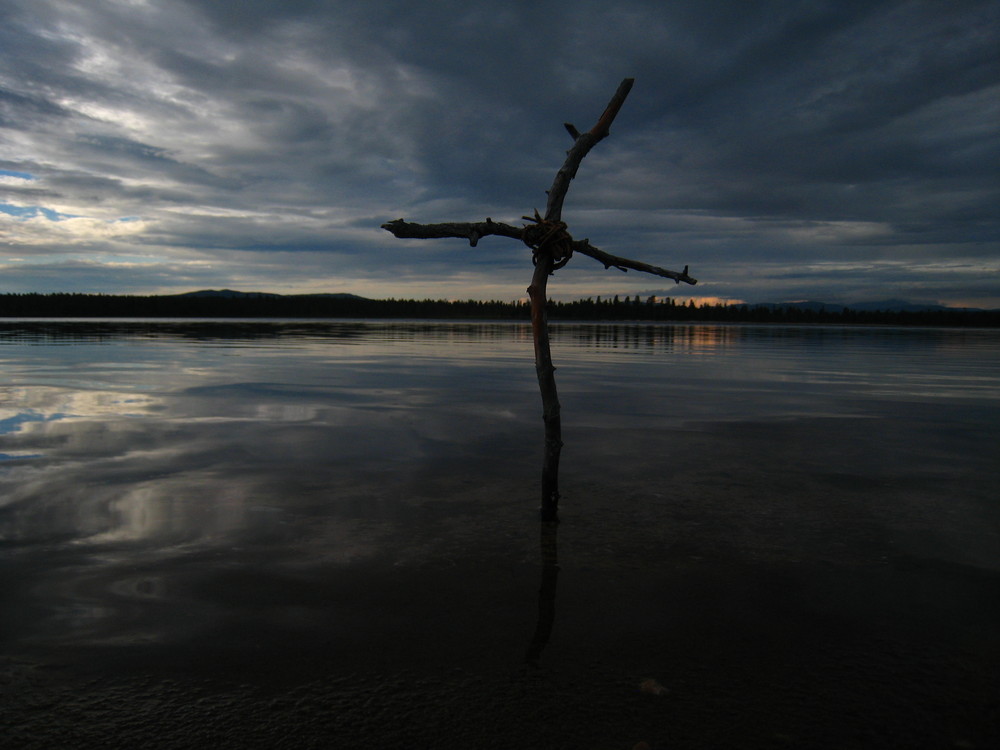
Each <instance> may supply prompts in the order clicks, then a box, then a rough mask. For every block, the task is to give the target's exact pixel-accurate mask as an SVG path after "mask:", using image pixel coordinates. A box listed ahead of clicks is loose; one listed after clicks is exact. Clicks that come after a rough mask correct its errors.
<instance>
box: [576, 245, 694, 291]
mask: <svg viewBox="0 0 1000 750" xmlns="http://www.w3.org/2000/svg"><path fill="white" fill-rule="evenodd" d="M573 252H577V253H581V254H583V255H589V256H590V257H591V258H593V259H594V260H596V261H599V262H601V263H603V264H604V267H605V268H611V267H612V266H614V267H615V268H617V269H618V270H620V271H625V272H627V271H628V269H630V268H631V269H632V270H633V271H642V272H643V273H651V274H653V275H654V276H663V277H664V278H668V279H673V280H674V281H675V282H677V283H678V284H679V283H681V282H682V281H683V282H684V283H685V284H692V285H693V284H697V283H698V279H693V278H691V277H690V276H688V267H687V266H684V270H683V271H668V270H667V269H666V268H660V267H659V266H651V265H649V264H648V263H643V262H642V261H641V260H630V259H628V258H621V257H619V256H617V255H612V254H611V253H606V252H604V251H603V250H601V249H599V248H596V247H594V246H593V245H591V244H590V241H589V240H575V241H574V242H573Z"/></svg>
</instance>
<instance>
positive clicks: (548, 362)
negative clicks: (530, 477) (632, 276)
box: [528, 253, 563, 521]
mask: <svg viewBox="0 0 1000 750" xmlns="http://www.w3.org/2000/svg"><path fill="white" fill-rule="evenodd" d="M536 259H537V265H536V266H535V272H534V274H533V275H532V277H531V286H529V287H528V297H529V298H530V299H531V332H532V335H533V338H534V342H535V374H536V375H537V376H538V389H539V390H540V391H541V392H542V420H543V421H544V422H545V457H544V460H543V462H542V507H541V513H542V520H543V521H558V520H559V455H560V453H561V452H562V446H563V443H562V417H561V416H560V410H561V407H560V405H559V394H558V392H557V391H556V378H555V371H556V368H555V367H553V365H552V352H551V351H550V349H549V326H548V316H547V314H546V311H545V304H546V286H547V285H548V281H549V274H551V273H552V265H553V263H552V256H551V255H549V254H548V253H538V254H537V256H536Z"/></svg>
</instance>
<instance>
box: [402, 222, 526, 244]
mask: <svg viewBox="0 0 1000 750" xmlns="http://www.w3.org/2000/svg"><path fill="white" fill-rule="evenodd" d="M382 229H385V230H386V231H387V232H391V233H392V234H393V235H395V236H396V237H399V238H401V239H403V238H412V239H418V240H429V239H435V238H437V237H461V238H463V239H467V240H468V241H469V244H470V245H472V246H473V247H475V246H476V245H477V244H478V242H479V240H480V239H481V238H483V237H486V236H488V235H491V234H499V235H501V236H502V237H511V238H513V239H515V240H519V239H521V238H522V237H523V235H524V230H523V228H522V227H512V226H511V225H510V224H502V223H500V222H496V221H493V220H492V219H490V218H487V219H486V221H479V222H447V223H444V224H415V223H413V222H410V221H404V220H403V219H396V220H395V221H388V222H386V223H385V224H383V225H382Z"/></svg>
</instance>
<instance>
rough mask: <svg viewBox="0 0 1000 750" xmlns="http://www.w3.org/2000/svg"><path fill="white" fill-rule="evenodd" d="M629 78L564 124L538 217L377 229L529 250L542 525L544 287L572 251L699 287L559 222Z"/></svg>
mask: <svg viewBox="0 0 1000 750" xmlns="http://www.w3.org/2000/svg"><path fill="white" fill-rule="evenodd" d="M633 81H634V79H632V78H626V79H625V80H624V81H622V82H621V84H620V85H619V86H618V90H617V91H616V92H615V95H614V96H613V97H612V98H611V101H610V102H609V103H608V106H607V107H606V108H605V110H604V113H603V114H602V115H601V116H600V118H599V119H598V120H597V123H596V124H595V125H594V127H592V128H591V129H590V130H588V131H587V132H585V133H581V132H580V131H578V130H577V129H576V128H575V127H574V126H573V125H571V124H569V123H566V124H565V128H566V130H567V131H568V132H569V134H570V136H571V137H572V138H573V145H572V147H571V148H570V149H569V151H567V152H566V161H565V162H563V165H562V167H560V168H559V171H558V172H557V173H556V176H555V179H554V180H553V182H552V187H551V188H550V189H549V190H548V201H547V203H546V206H545V215H544V216H540V215H539V214H538V212H537V211H535V213H534V216H525V217H523V218H524V219H526V220H527V221H528V222H529V223H528V224H526V225H524V226H521V227H516V226H512V225H510V224H504V223H501V222H495V221H493V220H492V219H490V218H487V219H486V221H481V222H465V223H462V222H448V223H442V224H416V223H412V222H408V221H404V220H403V219H396V220H395V221H390V222H387V223H385V224H383V225H382V228H383V229H385V230H387V231H389V232H391V233H392V234H393V235H395V236H396V237H400V238H415V239H432V238H439V237H457V238H461V239H466V240H468V241H469V244H470V245H471V246H473V247H475V246H476V245H477V244H478V242H479V240H480V239H482V238H483V237H487V236H489V235H499V236H501V237H510V238H511V239H515V240H521V242H523V243H524V244H526V245H527V246H528V247H530V248H531V249H532V260H533V262H534V264H535V270H534V273H533V274H532V277H531V285H530V286H529V287H528V297H529V299H530V300H531V327H532V333H533V336H534V344H535V371H536V374H537V376H538V387H539V389H540V391H541V394H542V418H543V420H544V422H545V458H544V462H543V464H542V507H541V514H542V520H544V521H553V522H554V521H557V520H558V508H559V456H560V453H561V451H562V445H563V443H562V420H561V415H560V408H561V407H560V405H559V396H558V393H557V391H556V381H555V367H553V366H552V354H551V351H550V346H549V330H548V319H547V315H546V300H547V296H546V286H547V284H548V279H549V276H550V275H552V273H553V272H554V271H556V270H558V269H560V268H562V267H563V266H564V265H566V263H567V262H569V259H570V258H571V257H572V256H573V253H580V254H581V255H586V256H589V257H591V258H594V259H595V260H597V261H599V262H600V263H603V264H604V267H605V268H612V267H614V268H618V269H620V270H622V271H627V270H628V269H630V268H631V269H633V270H636V271H642V272H643V273H650V274H654V275H656V276H663V277H665V278H668V279H673V280H674V281H675V282H677V283H680V282H682V281H683V282H685V283H686V284H696V283H698V282H697V280H696V279H694V278H692V277H691V276H689V275H688V267H687V266H684V270H683V271H668V270H667V269H665V268H659V267H658V266H651V265H649V264H648V263H643V262H641V261H635V260H630V259H628V258H621V257H618V256H616V255H611V254H610V253H606V252H604V251H603V250H600V249H599V248H596V247H594V246H593V245H591V244H590V242H589V240H586V239H584V240H574V239H573V237H572V236H571V235H570V234H569V231H568V228H567V226H566V224H565V223H563V221H562V207H563V201H564V200H565V199H566V192H567V191H568V190H569V185H570V182H571V181H572V180H573V178H574V177H575V176H576V172H577V170H578V169H579V167H580V162H582V161H583V158H584V157H585V156H586V155H587V154H588V153H589V152H590V149H592V148H593V147H594V146H595V145H597V144H598V143H599V142H600V141H602V140H603V139H604V138H607V137H608V135H610V132H611V123H612V122H613V121H614V119H615V117H616V116H617V115H618V111H619V110H620V109H621V106H622V104H623V103H624V102H625V98H626V97H627V96H628V93H629V91H630V90H631V89H632V83H633Z"/></svg>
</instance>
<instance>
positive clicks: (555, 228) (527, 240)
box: [521, 209, 573, 271]
mask: <svg viewBox="0 0 1000 750" xmlns="http://www.w3.org/2000/svg"><path fill="white" fill-rule="evenodd" d="M521 218H522V219H527V220H528V221H531V222H534V223H533V224H526V225H525V226H524V231H523V233H522V235H521V239H522V240H523V241H524V244H525V245H527V246H528V247H530V248H531V250H532V255H531V262H532V263H533V264H534V265H536V266H537V265H538V254H539V253H546V254H547V255H550V256H551V257H552V270H553V271H558V270H559V269H560V268H562V267H563V266H565V265H566V264H567V263H569V259H570V258H571V257H572V256H573V238H572V236H570V233H569V232H568V231H566V222H564V221H549V220H548V219H543V218H542V217H541V216H539V214H538V210H537V209H536V210H535V215H534V216H522V217H521Z"/></svg>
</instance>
